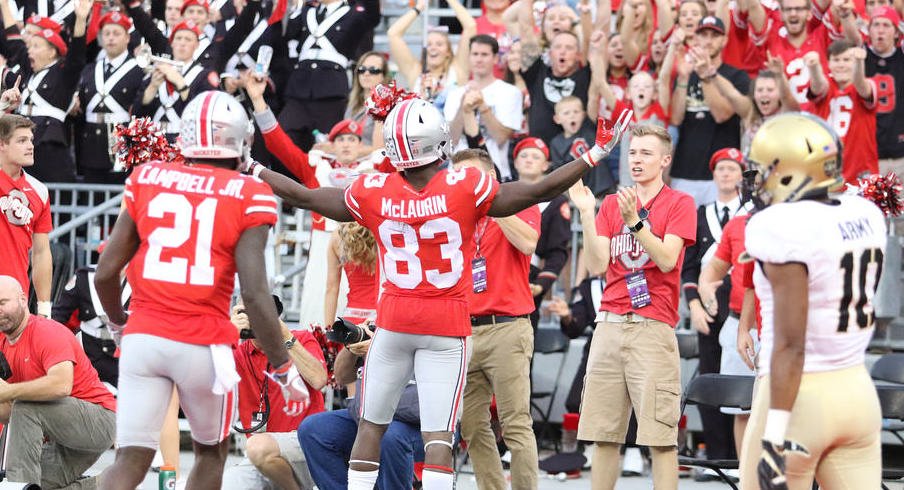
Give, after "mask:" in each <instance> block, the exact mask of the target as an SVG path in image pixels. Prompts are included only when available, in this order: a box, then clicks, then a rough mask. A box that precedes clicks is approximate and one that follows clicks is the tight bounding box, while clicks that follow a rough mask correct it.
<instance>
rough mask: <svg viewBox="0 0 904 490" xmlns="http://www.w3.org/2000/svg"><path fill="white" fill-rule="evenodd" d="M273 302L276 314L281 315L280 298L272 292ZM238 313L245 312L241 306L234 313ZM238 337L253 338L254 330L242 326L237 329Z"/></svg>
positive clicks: (243, 338)
mask: <svg viewBox="0 0 904 490" xmlns="http://www.w3.org/2000/svg"><path fill="white" fill-rule="evenodd" d="M273 302H274V303H276V316H282V312H283V304H282V300H281V299H279V296H277V295H275V294H274V295H273ZM240 313H245V309H244V308H242V309H241V310H238V311H236V314H240ZM239 338H240V339H242V340H248V339H253V338H254V330H251V329H250V328H243V329H241V330H239Z"/></svg>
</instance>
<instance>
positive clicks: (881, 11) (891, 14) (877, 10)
mask: <svg viewBox="0 0 904 490" xmlns="http://www.w3.org/2000/svg"><path fill="white" fill-rule="evenodd" d="M873 19H888V20H889V21H890V22H891V23H892V25H893V26H895V27H896V28H897V27H898V24H899V23H900V22H901V16H900V15H898V11H897V10H895V8H894V7H892V6H890V5H880V6H878V7H873V15H872V16H870V18H869V22H870V24H872V23H873Z"/></svg>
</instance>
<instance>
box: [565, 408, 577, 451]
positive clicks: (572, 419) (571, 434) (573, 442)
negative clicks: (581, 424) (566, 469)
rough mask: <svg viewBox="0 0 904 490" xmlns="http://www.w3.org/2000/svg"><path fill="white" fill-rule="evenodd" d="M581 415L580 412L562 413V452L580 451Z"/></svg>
mask: <svg viewBox="0 0 904 490" xmlns="http://www.w3.org/2000/svg"><path fill="white" fill-rule="evenodd" d="M580 418H581V415H580V414H578V413H566V414H564V415H562V452H563V453H576V452H577V451H578V421H579V420H580Z"/></svg>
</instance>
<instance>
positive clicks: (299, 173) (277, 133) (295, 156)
mask: <svg viewBox="0 0 904 490" xmlns="http://www.w3.org/2000/svg"><path fill="white" fill-rule="evenodd" d="M262 134H263V135H264V145H266V147H267V150H268V151H270V153H272V154H273V156H275V157H276V158H278V159H279V161H280V162H282V163H283V165H285V166H286V168H287V169H289V171H290V172H292V174H294V175H295V176H296V177H298V179H299V180H300V181H301V183H302V184H304V185H305V187H308V188H311V189H316V188H318V187H320V184H319V183H318V182H317V176H316V175H315V174H314V167H312V166H311V164H310V162H309V161H308V154H307V153H305V152H303V151H302V150H301V148H299V147H297V146H295V143H294V142H292V139H291V138H289V135H288V134H286V132H285V131H283V128H282V126H280V125H279V124H277V125H276V126H275V127H274V128H273V129H271V130H270V131H267V132H266V133H262Z"/></svg>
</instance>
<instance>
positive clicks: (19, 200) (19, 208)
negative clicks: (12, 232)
mask: <svg viewBox="0 0 904 490" xmlns="http://www.w3.org/2000/svg"><path fill="white" fill-rule="evenodd" d="M0 212H2V213H3V214H4V215H6V219H7V220H8V221H9V222H10V224H13V225H16V226H26V225H28V224H29V223H31V218H32V217H34V212H32V210H31V208H29V207H28V196H26V195H25V193H24V192H22V191H20V190H19V189H13V190H11V191H9V194H8V195H6V196H3V197H0Z"/></svg>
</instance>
